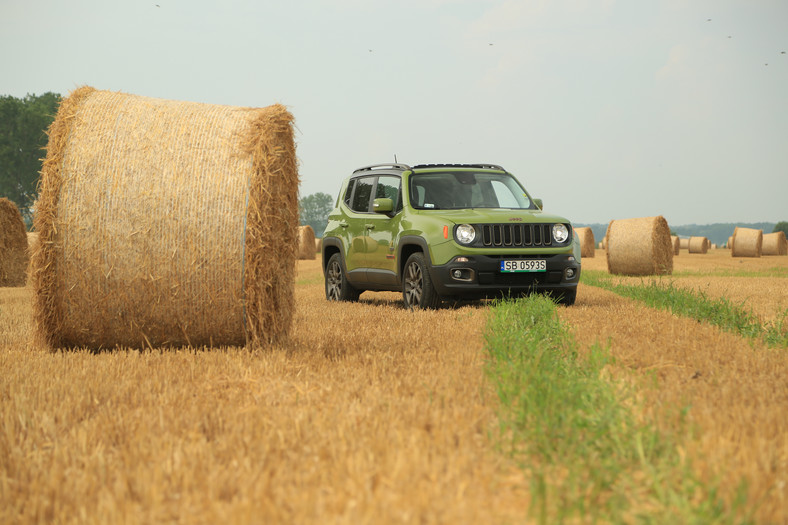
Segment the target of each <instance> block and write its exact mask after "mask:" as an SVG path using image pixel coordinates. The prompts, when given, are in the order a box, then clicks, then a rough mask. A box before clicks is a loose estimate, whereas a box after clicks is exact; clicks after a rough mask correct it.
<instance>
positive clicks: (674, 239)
mask: <svg viewBox="0 0 788 525" xmlns="http://www.w3.org/2000/svg"><path fill="white" fill-rule="evenodd" d="M670 242H671V244H672V245H673V255H678V254H679V250H680V249H681V239H679V236H678V235H671V236H670Z"/></svg>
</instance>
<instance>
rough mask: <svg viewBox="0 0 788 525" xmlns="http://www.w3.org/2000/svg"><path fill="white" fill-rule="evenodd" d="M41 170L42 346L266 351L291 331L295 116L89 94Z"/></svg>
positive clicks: (38, 290)
mask: <svg viewBox="0 0 788 525" xmlns="http://www.w3.org/2000/svg"><path fill="white" fill-rule="evenodd" d="M48 134H49V144H48V146H47V155H46V159H45V161H44V164H43V169H42V171H41V181H40V186H39V188H40V196H39V199H38V203H37V206H36V213H35V221H34V224H35V229H36V231H38V233H39V241H40V242H39V249H38V250H37V251H36V252H35V253H34V256H33V264H32V281H33V287H34V292H35V297H34V318H35V322H36V334H37V336H38V338H39V339H41V340H42V342H43V343H45V344H47V345H49V346H51V347H57V348H62V347H83V346H84V347H89V348H112V347H115V346H128V347H136V348H140V347H153V346H182V345H191V346H194V347H199V346H222V345H244V344H247V345H257V344H258V343H265V342H275V341H278V340H281V339H283V338H284V337H286V336H287V334H288V333H289V331H290V328H291V325H292V317H293V311H294V308H295V304H294V303H295V298H294V284H295V283H294V274H295V251H296V241H297V239H296V234H297V227H298V211H297V210H298V173H297V162H296V155H295V143H294V141H293V117H292V115H291V114H290V113H289V112H288V111H287V110H286V109H285V108H284V106H281V105H274V106H269V107H265V108H240V107H232V106H219V105H211V104H200V103H193V102H179V101H172V100H163V99H155V98H149V97H141V96H135V95H129V94H123V93H114V92H109V91H97V90H95V89H93V88H91V87H82V88H79V89H77V90H75V91H74V92H73V93H71V95H70V96H69V97H68V98H66V99H64V100H63V101H62V103H61V104H60V108H59V110H58V113H57V116H56V118H55V121H54V122H53V123H52V125H51V126H50V129H49V132H48Z"/></svg>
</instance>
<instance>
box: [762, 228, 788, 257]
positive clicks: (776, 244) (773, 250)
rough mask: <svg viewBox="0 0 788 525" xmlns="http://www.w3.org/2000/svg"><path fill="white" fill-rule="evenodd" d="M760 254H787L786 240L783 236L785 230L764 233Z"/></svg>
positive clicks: (787, 245) (787, 242)
mask: <svg viewBox="0 0 788 525" xmlns="http://www.w3.org/2000/svg"><path fill="white" fill-rule="evenodd" d="M761 255H788V240H786V238H785V232H783V231H777V232H774V233H766V234H764V236H763V244H762V246H761Z"/></svg>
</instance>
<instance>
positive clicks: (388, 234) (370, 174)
mask: <svg viewBox="0 0 788 525" xmlns="http://www.w3.org/2000/svg"><path fill="white" fill-rule="evenodd" d="M430 174H433V175H432V178H429V177H423V178H421V179H415V178H414V177H416V176H421V175H430ZM449 175H451V176H453V177H454V178H455V179H456V180H454V179H452V180H454V182H455V186H454V188H456V189H454V190H452V191H453V192H454V193H453V194H454V195H455V198H456V199H460V198H461V197H462V198H466V199H470V198H477V199H479V198H481V195H482V193H481V192H482V189H480V188H484V189H486V190H487V192H488V193H487V195H488V196H489V194H490V192H491V191H492V190H491V188H493V187H502V185H501V184H500V183H499V182H498V180H497V179H499V178H500V179H501V180H504V181H505V182H506V183H507V184H509V186H511V187H515V186H514V184H517V185H518V186H516V189H517V191H515V192H514V193H517V192H519V191H520V189H521V190H522V194H521V195H518V196H517V198H518V199H519V202H520V206H521V207H522V206H524V205H527V206H528V208H527V209H522V208H517V209H514V208H512V207H483V206H462V205H460V207H456V205H455V206H453V207H452V208H450V209H441V208H438V207H437V206H435V207H436V209H429V208H427V206H433V205H432V204H426V199H427V198H426V197H422V198H423V199H424V201H425V202H422V203H421V205H419V203H417V202H411V200H412V197H413V196H414V195H416V194H417V193H418V192H419V191H422V190H425V188H426V187H427V186H426V185H427V183H428V182H430V181H432V182H431V184H433V186H435V187H438V186H437V185H438V183H441V182H442V181H443V179H442V177H449ZM488 176H489V177H490V181H492V182H484V181H482V179H483V178H484V177H488ZM378 177H382V178H378ZM449 178H450V177H449ZM509 178H514V176H513V175H511V174H510V173H508V172H506V171H505V170H504V169H503V168H500V167H498V166H490V165H426V166H415V167H413V168H411V167H409V166H405V165H377V166H371V167H367V168H361V169H359V170H356V171H355V172H354V173H353V175H351V176H350V177H348V178H346V179H345V180H344V181H343V183H342V187H341V189H340V192H339V195H338V197H337V201H336V205H335V207H334V209H333V210H332V211H331V213H330V215H329V217H328V224H327V226H326V230H325V233H324V236H323V243H322V246H323V247H322V262H323V268H324V272H325V274H326V295H327V297H329V298H332V297H331V295H332V294H330V293H329V288H330V287H332V286H334V284H332V283H336V282H337V281H336V279H335V278H332V279H331V283H329V276H330V275H331V276H334V277H336V275H337V272H339V273H341V277H342V278H344V279H345V280H346V281H343V282H346V285H347V286H348V288H351V289H352V290H353V291H355V292H358V293H360V292H362V291H365V290H390V291H400V290H402V291H403V293H405V292H404V287H406V283H405V280H406V279H405V277H404V274H405V265H406V262H407V261H408V260H409V258H410V256H411V255H413V254H414V253H419V252H420V253H422V254H423V256H424V257H423V260H424V261H425V264H426V268H424V270H425V271H426V272H428V273H429V277H430V279H429V282H428V283H427V284H429V285H430V286H431V288H433V289H434V292H435V294H436V295H435V297H436V299H465V298H468V299H472V298H481V297H496V296H502V295H513V294H524V293H532V292H546V293H550V294H552V295H555V296H556V297H558V298H559V299H560V298H563V302H565V303H566V304H572V303H573V302H574V298H575V295H576V288H577V282H578V280H579V277H580V264H581V261H580V245H579V242H578V240H577V239H576V238H575V236H574V234H573V231H572V227H571V223H570V222H569V221H568V220H567V219H565V218H564V217H561V216H559V215H555V214H552V213H546V212H544V211H542V210H541V209H539V208H538V207H537V206H536V205H535V204H533V202H534V199H532V198H531V197H530V195H528V193H527V191H526V190H525V189H524V188H522V185H521V184H519V182H516V179H514V180H515V183H512V182H511V181H509ZM493 179H495V180H493ZM417 180H418V181H422V182H421V184H423V185H424V187H418V186H417V187H414V188H411V182H412V181H417ZM484 180H486V179H484ZM351 181H353V184H354V186H355V188H350V191H349V186H350V185H351ZM397 184H399V194H398V195H394V194H393V193H392V192H393V191H395V190H396V185H397ZM416 184H418V182H416ZM496 184H497V186H496ZM362 188H363V190H362ZM417 190H418V191H417ZM370 191H376V192H378V193H380V196H378V198H375V195H372V194H369V192H370ZM425 191H426V190H425ZM458 192H462V195H461V196H460V195H459V193H458ZM368 194H369V195H368ZM384 195H385V197H384ZM471 196H473V197H471ZM504 196H505V195H504ZM367 198H369V206H368V208H366V209H365V206H367V204H366V199H367ZM351 199H352V202H350V200H351ZM498 201H499V199H496V200H495V202H496V203H497V202H498ZM351 205H352V206H355V208H356V209H353V207H352V206H351ZM391 207H393V208H394V209H392V210H391V211H383V212H380V211H374V210H376V209H378V208H380V209H382V210H387V209H388V208H391ZM459 225H467V226H465V227H464V228H465V229H466V230H467V229H468V226H470V229H472V230H473V231H474V233H475V240H474V241H473V242H472V243H471V244H468V243H467V242H466V243H463V242H460V241H459V240H458V239H457V238H456V231H457V227H458V226H459ZM553 225H556V227H557V228H558V229H559V230H560V229H561V228H562V227H561V226H559V225H563V229H564V231H567V230H568V238H567V239H566V240H565V241H563V242H557V240H556V239H557V238H556V237H555V235H556V234H555V233H550V232H553ZM529 239H530V240H529ZM466 241H467V239H466ZM335 254H339V255H338V261H339V264H334V266H333V268H332V269H331V270H333V271H331V272H329V269H328V265H329V261H330V260H331V258H332V256H333V255H335ZM519 259H535V260H536V259H543V260H545V261H546V266H544V265H543V266H542V267H541V269H539V270H537V271H536V272H531V271H527V272H526V271H522V272H520V271H518V272H504V271H503V269H502V267H501V264H502V263H501V262H500V261H503V260H519ZM334 260H335V262H336V261H337V259H334ZM504 274H505V275H504ZM333 292H336V290H333ZM356 297H357V293H356V295H351V298H356ZM407 302H408V300H407V299H406V303H407ZM408 306H412V305H408Z"/></svg>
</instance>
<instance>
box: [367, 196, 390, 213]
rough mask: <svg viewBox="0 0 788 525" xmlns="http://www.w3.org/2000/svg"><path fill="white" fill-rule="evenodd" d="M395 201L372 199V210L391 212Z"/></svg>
mask: <svg viewBox="0 0 788 525" xmlns="http://www.w3.org/2000/svg"><path fill="white" fill-rule="evenodd" d="M393 209H394V203H393V202H392V201H391V199H375V200H374V201H372V210H373V211H374V212H375V213H391V211H392V210H393Z"/></svg>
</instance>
